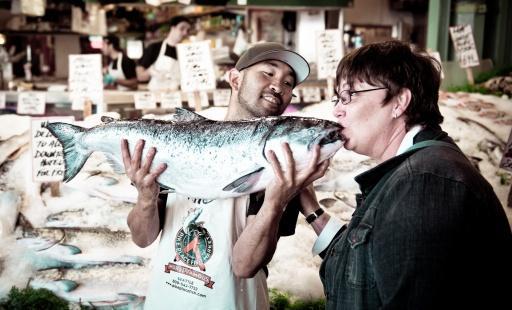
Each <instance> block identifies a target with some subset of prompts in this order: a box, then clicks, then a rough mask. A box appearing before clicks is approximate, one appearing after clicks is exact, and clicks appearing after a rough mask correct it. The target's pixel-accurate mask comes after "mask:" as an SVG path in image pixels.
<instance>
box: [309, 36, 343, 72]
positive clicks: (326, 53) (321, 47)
mask: <svg viewBox="0 0 512 310" xmlns="http://www.w3.org/2000/svg"><path fill="white" fill-rule="evenodd" d="M341 37H342V34H341V31H340V30H339V29H329V30H325V31H321V32H318V33H317V36H316V46H317V50H316V57H317V66H318V79H320V80H321V79H327V78H334V77H336V69H337V68H338V63H339V62H340V60H341V58H342V57H343V43H342V41H341Z"/></svg>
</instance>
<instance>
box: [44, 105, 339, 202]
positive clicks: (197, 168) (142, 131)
mask: <svg viewBox="0 0 512 310" xmlns="http://www.w3.org/2000/svg"><path fill="white" fill-rule="evenodd" d="M105 121H106V122H105V123H104V124H101V125H98V126H96V127H93V128H90V129H85V128H82V127H79V126H75V125H71V124H67V123H60V122H55V123H46V124H43V126H44V127H46V128H48V129H49V130H50V132H51V133H52V134H53V135H54V136H55V137H56V138H57V139H58V140H59V141H60V143H61V144H62V146H63V148H64V162H65V168H66V171H65V174H64V180H65V181H69V180H71V179H72V178H73V177H74V176H75V175H76V174H77V173H78V172H79V171H80V169H82V167H83V165H84V163H85V161H86V160H87V158H88V157H89V156H90V155H91V153H92V152H95V151H99V152H103V153H104V154H105V155H106V156H107V158H108V159H109V161H110V162H111V163H112V165H113V166H114V168H115V170H116V171H120V172H122V171H124V168H123V163H122V156H121V139H123V138H124V139H127V140H128V144H129V146H130V149H131V152H133V148H134V146H135V144H136V143H137V141H138V140H139V139H144V140H145V141H146V144H145V148H144V153H143V158H145V154H146V152H147V150H149V147H151V146H154V147H155V148H156V149H157V153H156V156H155V158H154V160H153V168H154V167H155V166H156V165H158V164H160V163H166V164H167V169H166V170H165V171H164V172H163V173H162V174H161V175H160V176H159V178H158V180H157V181H158V183H159V184H160V186H161V187H162V188H165V189H168V190H170V191H175V192H177V193H181V194H184V195H187V196H188V197H193V198H201V199H216V198H227V197H235V196H241V195H244V194H248V193H253V192H257V191H260V190H263V189H264V188H265V187H266V185H267V184H268V183H269V182H270V181H271V180H272V178H273V175H274V173H273V170H272V166H271V165H270V163H269V162H268V161H267V158H266V151H267V150H269V149H272V150H274V151H275V152H276V155H277V157H278V159H279V160H280V162H282V163H284V162H285V161H284V160H285V159H284V154H283V152H282V147H281V144H282V143H283V142H288V143H289V145H290V148H291V150H292V152H293V156H294V158H295V161H296V169H297V170H298V171H300V170H301V169H305V168H306V167H307V165H308V163H309V160H310V158H311V153H309V151H310V150H311V149H312V147H313V146H314V145H316V144H320V145H321V153H320V161H324V160H326V159H328V158H330V157H331V156H332V155H333V154H334V153H335V152H336V151H337V150H338V149H340V147H341V146H342V139H343V137H342V135H341V133H340V129H341V126H340V125H338V124H337V123H335V122H332V121H328V120H322V119H316V118H306V117H293V116H276V117H265V118H259V119H251V120H242V121H214V120H210V119H207V118H204V117H202V116H200V115H199V114H196V113H194V112H190V111H187V110H185V109H179V110H178V111H177V112H176V116H175V119H174V120H171V121H161V120H136V121H114V120H112V119H110V120H105Z"/></svg>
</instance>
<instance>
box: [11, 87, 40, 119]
mask: <svg viewBox="0 0 512 310" xmlns="http://www.w3.org/2000/svg"><path fill="white" fill-rule="evenodd" d="M45 110H46V93H44V92H20V93H18V105H17V108H16V113H17V114H32V115H43V114H44V112H45Z"/></svg>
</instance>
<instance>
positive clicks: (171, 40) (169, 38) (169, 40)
mask: <svg viewBox="0 0 512 310" xmlns="http://www.w3.org/2000/svg"><path fill="white" fill-rule="evenodd" d="M164 42H165V43H166V44H168V45H170V46H176V45H177V44H178V43H180V42H176V40H175V39H174V38H173V36H172V35H171V33H170V32H169V34H168V35H167V37H166V38H165V40H164Z"/></svg>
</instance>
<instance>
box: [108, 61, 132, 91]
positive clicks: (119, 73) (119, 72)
mask: <svg viewBox="0 0 512 310" xmlns="http://www.w3.org/2000/svg"><path fill="white" fill-rule="evenodd" d="M114 61H115V62H117V69H114ZM114 61H112V62H111V63H110V65H108V69H107V72H108V74H110V75H111V76H113V77H114V78H115V79H116V81H117V80H118V79H122V80H125V79H126V76H125V75H124V72H123V67H122V65H121V64H122V62H123V54H121V53H119V54H118V57H117V59H116V60H114ZM117 89H118V90H129V88H128V87H126V86H123V85H119V84H117Z"/></svg>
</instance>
